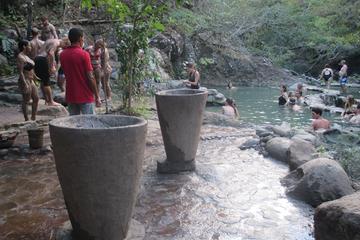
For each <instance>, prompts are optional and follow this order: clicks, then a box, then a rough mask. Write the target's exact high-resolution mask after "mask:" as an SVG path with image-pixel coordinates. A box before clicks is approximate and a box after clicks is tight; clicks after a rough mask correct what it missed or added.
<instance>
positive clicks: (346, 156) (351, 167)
mask: <svg viewBox="0 0 360 240" xmlns="http://www.w3.org/2000/svg"><path fill="white" fill-rule="evenodd" d="M339 161H340V164H341V165H342V166H343V168H344V170H345V172H347V174H349V176H350V177H351V178H353V179H356V180H360V149H359V147H358V146H357V147H352V148H342V149H339Z"/></svg>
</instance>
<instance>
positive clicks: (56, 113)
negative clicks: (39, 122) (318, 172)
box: [37, 104, 69, 117]
mask: <svg viewBox="0 0 360 240" xmlns="http://www.w3.org/2000/svg"><path fill="white" fill-rule="evenodd" d="M37 115H39V116H50V117H66V116H68V115H69V112H68V111H67V110H66V108H65V107H64V106H62V105H60V106H47V105H44V104H39V106H38V111H37Z"/></svg>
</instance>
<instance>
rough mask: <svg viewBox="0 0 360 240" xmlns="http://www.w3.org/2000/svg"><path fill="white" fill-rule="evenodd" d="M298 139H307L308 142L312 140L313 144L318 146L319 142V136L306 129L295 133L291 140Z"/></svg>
mask: <svg viewBox="0 0 360 240" xmlns="http://www.w3.org/2000/svg"><path fill="white" fill-rule="evenodd" d="M296 139H299V140H304V141H307V142H310V143H312V144H313V145H315V146H317V145H318V144H319V140H318V138H317V137H316V136H315V135H313V134H311V133H308V132H306V131H304V130H302V131H301V130H299V131H297V132H296V133H295V135H294V136H293V137H292V138H291V140H293V141H294V140H296Z"/></svg>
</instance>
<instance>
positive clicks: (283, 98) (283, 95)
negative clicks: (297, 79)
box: [279, 85, 289, 105]
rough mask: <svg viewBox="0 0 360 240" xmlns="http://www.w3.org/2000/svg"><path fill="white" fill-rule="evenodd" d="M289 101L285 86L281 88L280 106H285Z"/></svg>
mask: <svg viewBox="0 0 360 240" xmlns="http://www.w3.org/2000/svg"><path fill="white" fill-rule="evenodd" d="M288 100H289V97H288V93H287V88H286V86H285V85H281V86H280V97H279V105H285V104H286V103H287V102H288Z"/></svg>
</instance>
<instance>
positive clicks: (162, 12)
mask: <svg viewBox="0 0 360 240" xmlns="http://www.w3.org/2000/svg"><path fill="white" fill-rule="evenodd" d="M93 4H95V5H102V6H105V8H106V9H107V12H108V13H109V14H110V15H111V16H112V18H113V19H114V20H117V21H116V36H117V39H118V46H117V48H116V50H117V53H118V57H119V59H120V61H121V63H122V69H121V70H122V71H121V72H122V76H121V78H120V79H121V81H122V82H121V86H122V90H123V96H124V97H123V100H124V107H125V108H126V109H128V110H129V111H130V109H131V108H132V107H131V100H132V97H133V95H135V93H136V91H137V86H138V83H139V82H140V81H141V80H143V77H144V76H145V74H146V73H145V66H146V65H147V62H148V58H147V57H146V53H147V49H148V47H149V46H148V42H149V41H148V40H149V38H151V37H153V36H154V35H155V34H156V32H158V31H162V30H164V29H165V26H164V25H163V23H164V22H165V19H164V17H165V16H166V13H167V12H168V9H169V7H170V3H169V2H168V1H157V0H132V1H124V0H123V1H121V0H96V1H91V0H83V1H82V6H83V7H86V8H91V7H92V6H93Z"/></svg>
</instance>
